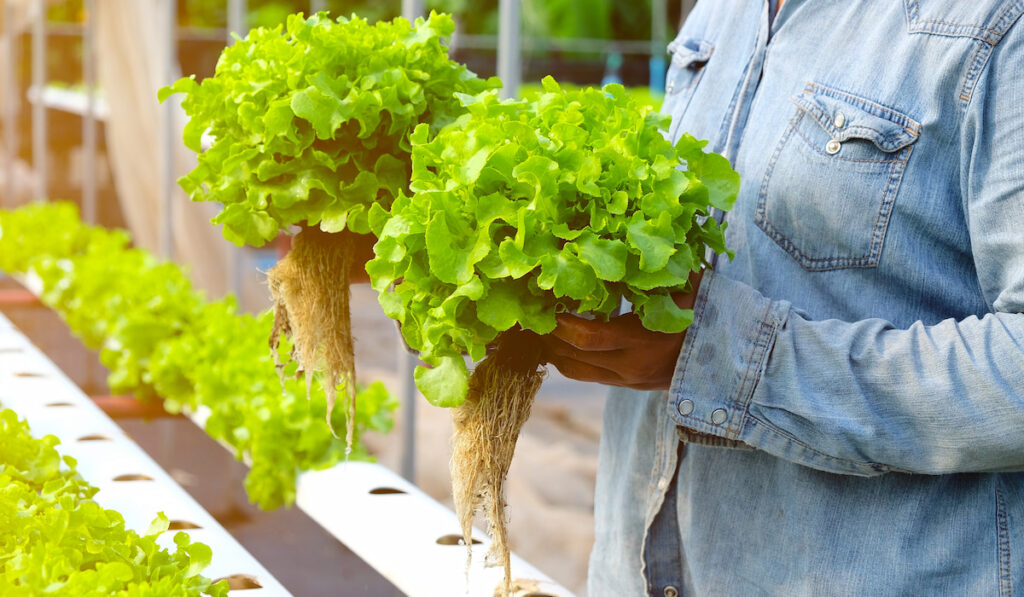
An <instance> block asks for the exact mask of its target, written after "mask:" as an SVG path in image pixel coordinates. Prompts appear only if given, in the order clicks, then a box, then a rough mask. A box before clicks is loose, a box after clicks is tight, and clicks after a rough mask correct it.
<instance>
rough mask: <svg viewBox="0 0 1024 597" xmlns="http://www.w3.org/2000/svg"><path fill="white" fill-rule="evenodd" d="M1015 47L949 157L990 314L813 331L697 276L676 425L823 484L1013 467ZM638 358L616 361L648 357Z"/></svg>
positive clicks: (1023, 383)
mask: <svg viewBox="0 0 1024 597" xmlns="http://www.w3.org/2000/svg"><path fill="white" fill-rule="evenodd" d="M1022 35H1024V33H1022V32H1021V30H1020V27H1017V28H1016V29H1015V30H1012V31H1011V32H1010V33H1009V34H1008V35H1007V37H1006V39H1004V40H1003V41H1002V43H1001V44H1000V46H998V47H997V48H996V49H995V50H994V52H993V55H992V57H991V59H990V62H989V65H988V67H989V68H988V73H987V74H986V75H983V79H982V80H981V81H980V82H979V86H978V88H977V89H976V91H975V95H974V97H973V98H972V100H971V104H970V105H969V106H968V107H967V113H966V119H965V125H964V129H963V130H964V137H963V142H962V147H961V148H959V149H960V151H961V154H962V155H963V156H964V161H963V165H962V168H961V173H962V176H961V179H962V180H963V197H964V205H965V212H966V214H967V218H968V222H969V227H970V233H971V246H972V251H973V255H974V263H975V267H976V270H977V273H978V280H979V282H980V285H981V288H982V291H983V292H984V295H985V297H986V299H987V300H988V302H989V304H990V306H991V312H990V313H988V314H985V315H984V316H982V317H969V318H967V319H963V320H959V321H958V320H953V319H949V320H945V321H941V322H938V323H936V324H934V325H924V324H921V323H918V324H914V325H911V326H909V327H908V328H906V329H897V328H895V327H894V326H893V325H891V324H890V323H888V322H886V321H883V320H880V319H869V320H862V321H856V322H842V321H837V320H827V321H811V320H808V319H807V318H805V317H804V316H802V315H801V314H800V313H799V312H798V311H796V310H795V309H793V307H792V306H791V305H790V304H789V303H787V302H784V301H773V300H771V299H770V298H767V297H764V296H762V295H761V294H760V293H758V292H757V291H756V290H754V289H752V288H751V287H749V286H748V285H745V284H742V283H739V282H735V281H732V280H729V279H726V278H724V277H723V276H719V275H715V274H709V275H706V276H705V277H704V280H703V283H702V284H701V286H700V289H699V292H698V295H697V298H696V302H695V305H694V312H695V318H694V323H693V325H692V326H691V328H690V329H689V330H688V331H687V334H686V336H685V338H684V339H683V342H682V348H681V351H680V353H679V358H678V361H677V362H676V363H675V367H674V376H673V378H672V380H671V385H670V386H669V388H668V389H669V395H668V403H667V405H666V407H667V408H669V412H670V414H671V416H672V418H673V419H674V420H675V421H676V422H677V424H679V425H682V426H685V427H688V428H691V429H693V430H696V431H699V432H703V433H706V434H711V435H715V436H719V437H723V438H730V439H737V440H740V441H742V442H744V443H747V444H749V445H751V446H753V447H756V448H758V449H761V450H764V451H766V452H768V453H771V454H774V455H777V456H779V457H781V458H785V459H788V460H791V461H794V462H797V463H800V464H803V465H806V466H809V467H813V468H817V469H821V470H825V471H829V472H835V473H845V474H856V475H874V474H880V473H884V472H887V471H908V472H915V473H926V474H943V473H953V472H979V471H1001V470H1024V433H1021V430H1022V429H1024V314H1022V312H1024V236H1022V234H1021V230H1024V122H1022V121H1024V118H1022V110H1021V104H1020V101H1021V100H1020V98H1021V97H1024V83H1022V81H1021V80H1020V78H1019V77H1018V76H1017V75H1016V74H1015V73H1014V70H1015V66H1014V64H1015V62H1019V57H1020V56H1021V55H1022V52H1024V49H1022V47H1024V46H1022V44H1024V42H1022V41H1021V37H1022ZM1015 59H1016V60H1015ZM935 282H936V284H941V283H942V281H941V280H936V281H935ZM572 325H575V322H574V323H573V324H570V327H571V326H572ZM609 331H611V330H609ZM592 335H593V334H592ZM577 350H579V347H577ZM638 350H639V351H640V352H638V353H636V354H633V355H631V356H630V357H629V358H623V359H621V360H620V362H622V363H632V362H643V361H645V360H648V359H649V360H652V361H653V360H657V359H658V358H660V357H658V356H655V355H653V353H648V354H647V355H644V354H643V351H644V349H643V348H640V349H638ZM586 352H587V351H581V353H580V354H578V355H577V356H578V357H579V358H585V353H586ZM581 355H583V356H581ZM556 364H558V363H557V362H556ZM560 368H561V367H560ZM626 385H628V384H626ZM633 387H637V386H633ZM661 387H664V386H661ZM680 406H681V408H680ZM681 413H683V414H681Z"/></svg>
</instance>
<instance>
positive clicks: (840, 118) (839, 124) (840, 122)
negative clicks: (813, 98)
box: [832, 112, 846, 129]
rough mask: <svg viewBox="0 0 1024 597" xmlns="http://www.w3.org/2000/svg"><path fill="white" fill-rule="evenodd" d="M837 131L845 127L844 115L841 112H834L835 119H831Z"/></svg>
mask: <svg viewBox="0 0 1024 597" xmlns="http://www.w3.org/2000/svg"><path fill="white" fill-rule="evenodd" d="M832 121H833V122H834V123H835V125H836V128H837V129H841V128H843V127H844V126H846V115H845V114H843V113H842V112H836V117H835V118H833V119H832Z"/></svg>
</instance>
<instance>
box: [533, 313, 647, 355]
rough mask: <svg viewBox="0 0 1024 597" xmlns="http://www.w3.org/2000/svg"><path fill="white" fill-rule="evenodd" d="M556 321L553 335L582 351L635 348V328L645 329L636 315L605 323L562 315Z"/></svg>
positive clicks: (617, 318)
mask: <svg viewBox="0 0 1024 597" xmlns="http://www.w3.org/2000/svg"><path fill="white" fill-rule="evenodd" d="M556 319H557V321H558V325H556V326H555V330H554V331H553V332H552V335H554V336H555V337H556V338H558V339H559V340H562V341H563V342H565V343H566V344H569V345H571V346H575V347H576V348H579V349H582V350H617V349H621V348H628V347H630V346H634V345H635V338H636V335H635V334H634V333H633V331H634V330H633V328H637V327H638V328H640V329H642V327H643V326H641V325H640V320H639V319H638V318H637V317H636V316H635V315H623V316H621V317H616V318H614V319H612V320H611V321H607V322H603V321H597V320H590V319H583V318H582V317H576V316H574V315H566V314H564V313H562V314H559V315H557V316H556Z"/></svg>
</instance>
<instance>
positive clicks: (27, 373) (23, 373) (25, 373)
mask: <svg viewBox="0 0 1024 597" xmlns="http://www.w3.org/2000/svg"><path fill="white" fill-rule="evenodd" d="M14 376H15V377H46V375H44V374H42V373H36V372H34V371H18V372H17V373H15V374H14Z"/></svg>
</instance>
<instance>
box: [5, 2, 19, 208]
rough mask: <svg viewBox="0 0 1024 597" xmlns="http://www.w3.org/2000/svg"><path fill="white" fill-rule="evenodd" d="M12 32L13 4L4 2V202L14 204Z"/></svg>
mask: <svg viewBox="0 0 1024 597" xmlns="http://www.w3.org/2000/svg"><path fill="white" fill-rule="evenodd" d="M15 42H16V40H15V34H14V5H13V4H12V3H10V2H5V3H4V59H5V60H7V65H6V68H5V69H4V82H3V91H4V145H5V147H6V149H7V159H6V160H5V161H6V162H7V163H6V165H5V167H4V203H5V204H6V205H14V193H15V185H14V162H15V160H16V159H17V158H18V78H17V70H18V50H17V44H16V43H15Z"/></svg>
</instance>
